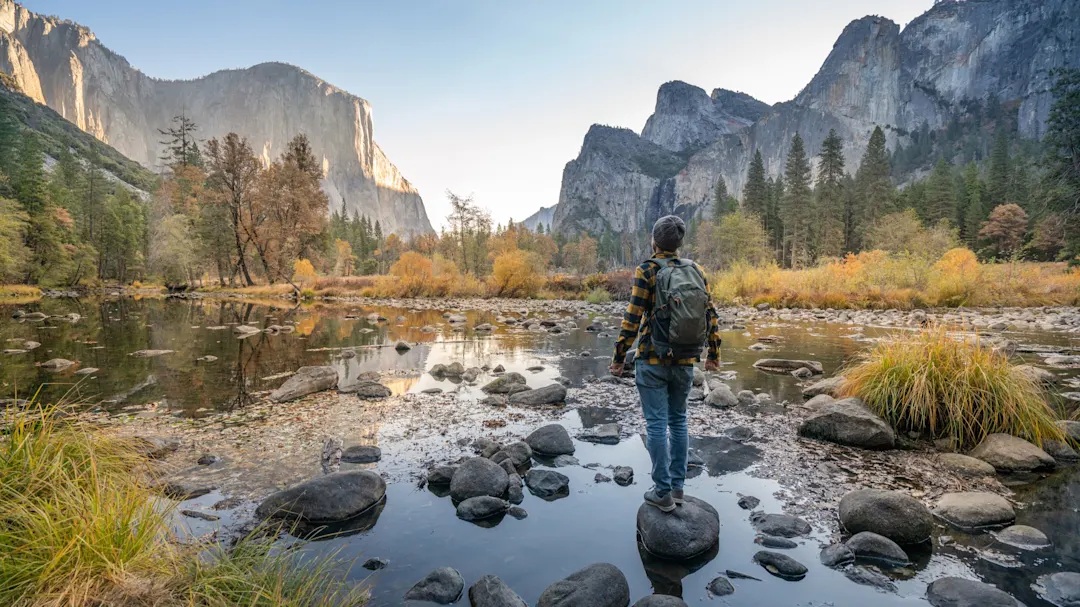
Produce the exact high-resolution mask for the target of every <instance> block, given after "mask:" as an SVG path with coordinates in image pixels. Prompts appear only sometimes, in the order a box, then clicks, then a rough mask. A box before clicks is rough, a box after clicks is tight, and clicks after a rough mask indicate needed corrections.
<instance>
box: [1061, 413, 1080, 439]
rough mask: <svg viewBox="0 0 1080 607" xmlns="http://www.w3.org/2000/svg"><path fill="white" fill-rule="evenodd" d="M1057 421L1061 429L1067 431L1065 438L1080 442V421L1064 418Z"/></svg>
mask: <svg viewBox="0 0 1080 607" xmlns="http://www.w3.org/2000/svg"><path fill="white" fill-rule="evenodd" d="M1056 423H1057V426H1058V427H1059V428H1061V431H1062V432H1064V433H1065V438H1067V439H1069V440H1070V441H1072V442H1074V443H1080V422H1075V421H1072V420H1067V419H1063V420H1060V421H1058V422H1056Z"/></svg>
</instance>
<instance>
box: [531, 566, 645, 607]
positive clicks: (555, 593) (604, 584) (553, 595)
mask: <svg viewBox="0 0 1080 607" xmlns="http://www.w3.org/2000/svg"><path fill="white" fill-rule="evenodd" d="M629 604H630V585H629V584H628V583H627V581H626V576H625V575H623V573H622V572H621V571H619V568H618V567H616V566H615V565H611V564H609V563H596V564H593V565H589V566H588V567H585V568H584V569H581V570H579V571H575V572H574V573H571V574H570V575H569V576H567V577H566V578H565V579H562V580H559V581H558V582H555V583H554V584H552V585H550V586H548V587H547V589H546V590H544V592H543V593H542V594H541V595H540V598H539V599H538V600H537V602H536V607H586V606H588V607H626V606H627V605H629Z"/></svg>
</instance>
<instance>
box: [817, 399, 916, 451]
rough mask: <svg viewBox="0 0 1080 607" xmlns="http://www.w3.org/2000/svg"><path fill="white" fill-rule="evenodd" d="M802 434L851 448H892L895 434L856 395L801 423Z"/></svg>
mask: <svg viewBox="0 0 1080 607" xmlns="http://www.w3.org/2000/svg"><path fill="white" fill-rule="evenodd" d="M799 435H800V436H803V437H805V438H812V439H815V440H822V441H826V442H830V443H836V444H838V445H846V446H848V447H859V448H862V449H892V448H893V446H894V445H895V444H896V434H895V433H894V432H893V429H892V428H891V427H889V424H887V423H885V420H883V419H881V418H880V417H878V416H877V415H875V414H874V413H873V412H872V411H870V410H869V409H867V408H866V405H865V404H863V402H862V401H861V400H859V399H857V398H845V399H843V400H838V401H836V402H834V403H829V404H827V405H825V406H823V407H821V408H820V409H818V410H817V412H816V413H814V414H812V415H810V417H807V418H806V419H805V420H803V423H802V424H801V425H800V426H799Z"/></svg>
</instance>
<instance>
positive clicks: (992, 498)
mask: <svg viewBox="0 0 1080 607" xmlns="http://www.w3.org/2000/svg"><path fill="white" fill-rule="evenodd" d="M934 514H935V515H937V516H938V517H940V518H941V519H942V520H944V521H946V522H948V523H949V524H951V525H953V526H955V527H959V528H960V529H981V528H985V527H995V526H1000V525H1008V524H1009V523H1012V522H1013V521H1014V520H1016V512H1014V511H1013V507H1012V504H1010V503H1009V501H1008V500H1006V499H1005V498H1003V497H1001V496H1000V495H997V494H994V493H987V492H983V491H968V492H964V493H946V494H945V495H942V496H941V498H940V499H938V503H937V507H936V508H935V509H934Z"/></svg>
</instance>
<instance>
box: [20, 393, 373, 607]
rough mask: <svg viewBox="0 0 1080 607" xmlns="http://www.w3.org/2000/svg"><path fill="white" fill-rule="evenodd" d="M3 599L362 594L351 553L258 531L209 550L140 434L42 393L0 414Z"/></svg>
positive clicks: (324, 599) (203, 605)
mask: <svg viewBox="0 0 1080 607" xmlns="http://www.w3.org/2000/svg"><path fill="white" fill-rule="evenodd" d="M0 430H2V432H0V436H2V437H3V438H0V605H4V606H5V607H6V606H12V607H39V606H41V607H53V606H55V607H61V606H63V607H84V606H85V607H90V606H94V607H97V606H100V605H125V606H127V605H132V606H144V605H145V606H151V605H153V606H162V607H171V606H177V607H179V606H188V607H225V606H231V605H247V606H252V607H254V606H265V607H279V606H280V607H285V606H289V607H292V606H296V607H314V606H323V605H326V606H329V605H339V604H349V605H359V604H362V602H363V600H364V599H365V595H364V593H363V590H362V589H354V588H350V587H348V586H346V585H344V584H342V583H341V581H340V579H341V578H340V570H339V569H340V564H339V563H337V562H336V561H334V560H323V561H318V562H312V563H308V564H299V565H297V562H296V560H295V559H294V558H293V557H292V555H290V554H287V553H284V552H281V551H275V549H274V548H273V547H272V546H271V545H270V544H267V543H263V542H260V541H258V540H256V539H254V538H248V539H245V540H243V541H241V542H240V543H239V545H238V546H237V547H236V548H234V549H228V550H226V549H224V548H221V547H218V548H215V549H213V550H211V551H210V552H209V553H206V554H203V555H201V556H200V555H199V554H198V552H197V550H198V548H196V547H191V546H182V545H180V544H178V543H176V542H175V541H174V538H173V537H172V536H171V534H170V532H169V518H170V516H171V508H170V507H168V506H165V505H164V504H163V503H162V502H161V501H160V500H159V499H157V498H156V497H155V495H154V492H153V490H152V488H151V487H150V484H149V481H148V480H147V479H148V475H147V472H148V470H147V466H148V460H147V459H146V457H145V456H144V455H143V454H142V453H141V452H140V450H139V446H138V445H137V444H135V443H134V442H131V441H125V440H119V439H116V438H111V437H107V436H104V435H101V434H99V433H96V432H94V431H92V430H88V429H84V428H80V427H78V426H76V425H74V424H72V423H68V422H66V421H64V419H63V418H62V417H61V410H60V409H59V408H57V407H41V406H37V405H33V406H32V407H31V409H29V410H27V411H19V412H15V411H14V410H6V411H4V412H3V417H0Z"/></svg>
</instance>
